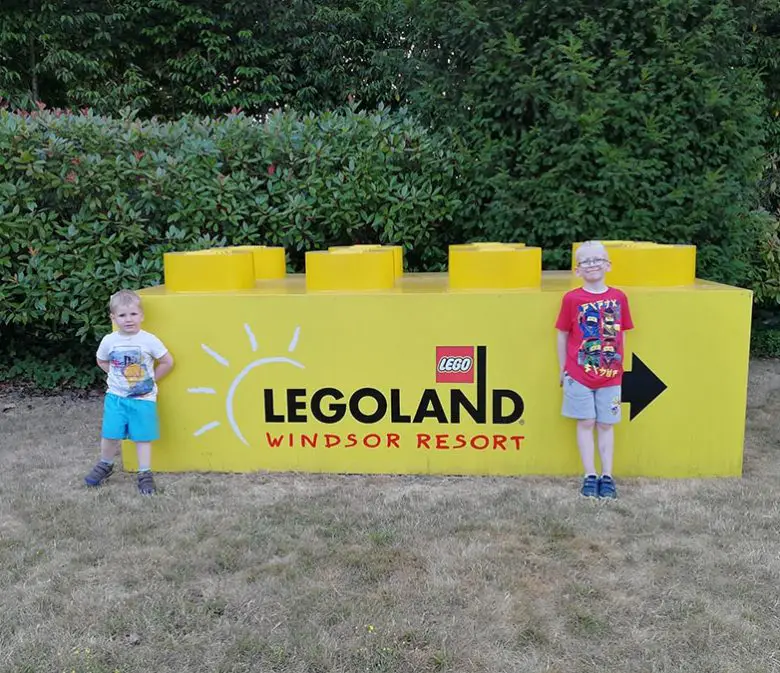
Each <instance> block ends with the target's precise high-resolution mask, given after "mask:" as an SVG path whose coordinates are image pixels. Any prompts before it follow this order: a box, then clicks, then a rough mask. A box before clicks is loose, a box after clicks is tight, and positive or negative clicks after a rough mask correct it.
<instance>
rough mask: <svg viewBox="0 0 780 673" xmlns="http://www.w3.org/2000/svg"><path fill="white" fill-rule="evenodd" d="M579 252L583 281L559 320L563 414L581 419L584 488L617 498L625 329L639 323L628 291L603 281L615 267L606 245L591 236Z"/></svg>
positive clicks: (589, 492) (587, 492) (568, 297)
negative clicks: (616, 447) (598, 471)
mask: <svg viewBox="0 0 780 673" xmlns="http://www.w3.org/2000/svg"><path fill="white" fill-rule="evenodd" d="M575 255H576V257H575V259H576V262H577V275H578V276H579V277H580V278H582V280H583V285H582V287H579V288H577V289H575V290H571V291H570V292H567V293H566V294H565V295H564V297H563V300H562V301H561V310H560V313H559V315H558V320H557V321H556V323H555V327H556V328H557V329H558V362H559V364H560V384H561V385H562V386H563V409H562V413H563V415H564V416H566V417H567V418H574V419H576V420H577V446H578V447H579V450H580V457H581V459H582V465H583V467H584V469H585V478H584V480H583V482H582V489H581V490H580V493H582V495H584V496H588V497H593V498H595V497H599V498H615V497H616V496H617V491H616V489H615V480H614V479H613V477H612V454H613V450H614V444H615V436H614V425H615V423H618V422H619V421H620V416H621V414H620V389H621V382H622V378H623V360H624V349H623V333H624V332H625V331H626V330H629V329H632V328H633V327H634V323H633V322H632V320H631V311H630V309H629V306H628V298H627V297H626V295H625V294H624V293H623V292H621V291H620V290H618V289H616V288H613V287H609V286H608V285H607V284H606V283H605V282H604V277H605V275H606V273H607V271H609V269H610V263H609V255H608V254H607V249H606V248H605V247H604V244H603V243H599V242H598V241H588V242H587V243H583V244H582V245H581V246H579V247H578V248H577V251H576V253H575ZM594 425H595V426H596V428H597V429H598V442H599V455H600V456H601V468H602V474H601V477H599V476H598V475H597V474H596V466H595V462H594V454H595V447H594V443H593V427H594Z"/></svg>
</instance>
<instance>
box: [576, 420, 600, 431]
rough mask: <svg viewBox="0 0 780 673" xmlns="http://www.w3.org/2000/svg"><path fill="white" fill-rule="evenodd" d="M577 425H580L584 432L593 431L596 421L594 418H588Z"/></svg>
mask: <svg viewBox="0 0 780 673" xmlns="http://www.w3.org/2000/svg"><path fill="white" fill-rule="evenodd" d="M577 425H579V426H580V427H581V428H582V429H583V430H593V426H594V425H596V421H595V420H593V419H592V418H588V419H586V420H584V421H577Z"/></svg>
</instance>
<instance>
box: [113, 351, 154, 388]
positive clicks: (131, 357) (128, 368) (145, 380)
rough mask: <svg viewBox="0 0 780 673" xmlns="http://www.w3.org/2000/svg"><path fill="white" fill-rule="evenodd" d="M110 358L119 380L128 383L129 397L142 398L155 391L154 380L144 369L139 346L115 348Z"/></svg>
mask: <svg viewBox="0 0 780 673" xmlns="http://www.w3.org/2000/svg"><path fill="white" fill-rule="evenodd" d="M109 357H110V359H111V368H112V369H113V370H114V371H115V372H116V373H117V375H118V378H119V380H122V379H124V380H125V381H126V382H127V396H128V397H141V396H143V395H148V394H149V393H151V392H152V390H154V379H153V378H152V376H151V375H150V374H149V372H147V371H146V369H145V367H144V361H143V353H142V352H141V349H140V348H139V347H138V346H114V348H113V350H112V351H111V355H110V356H109Z"/></svg>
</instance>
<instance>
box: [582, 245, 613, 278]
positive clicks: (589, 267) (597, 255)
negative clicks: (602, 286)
mask: <svg viewBox="0 0 780 673" xmlns="http://www.w3.org/2000/svg"><path fill="white" fill-rule="evenodd" d="M610 268H611V267H610V263H609V257H608V255H607V251H606V250H604V249H603V248H596V247H593V248H581V249H580V250H578V251H577V275H578V276H579V277H580V278H582V279H583V280H584V281H585V282H586V283H598V282H599V281H602V280H604V276H606V275H607V271H609V270H610Z"/></svg>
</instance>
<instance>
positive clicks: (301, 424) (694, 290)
mask: <svg viewBox="0 0 780 673" xmlns="http://www.w3.org/2000/svg"><path fill="white" fill-rule="evenodd" d="M486 249H489V248H486ZM374 252H375V251H374ZM319 254H322V253H319ZM334 254H335V253H334ZM366 254H373V253H372V252H370V251H367V252H366ZM475 254H480V253H479V252H476V253H475ZM342 257H346V256H345V255H342ZM375 257H376V259H377V260H378V261H377V263H378V264H390V265H393V264H395V262H394V261H393V257H392V255H391V256H390V257H389V258H388V259H387V260H385V259H382V256H377V255H375ZM521 259H527V257H525V256H523V257H522V258H521ZM530 259H533V256H532V257H530ZM219 263H220V264H221V263H222V262H219ZM338 263H339V262H335V264H338ZM534 263H537V262H536V261H534ZM199 264H200V262H199ZM349 264H352V262H351V261H350V262H349ZM540 277H541V282H540V284H539V285H538V286H537V287H527V286H522V287H518V288H517V289H512V288H509V289H507V288H505V287H503V288H499V289H495V290H494V289H490V288H487V289H486V288H479V289H474V290H463V291H461V290H458V289H453V288H451V287H450V286H449V283H448V281H447V276H446V274H423V275H416V274H407V275H401V276H400V277H398V278H397V279H396V281H395V283H394V286H393V287H392V288H391V289H378V290H373V291H371V290H369V291H356V292H350V291H339V292H335V291H323V292H311V291H308V290H307V288H306V281H305V279H304V277H302V276H289V277H287V278H285V279H284V280H282V281H264V282H258V283H257V284H256V286H255V287H254V289H252V290H241V291H236V292H227V293H226V292H224V291H221V290H220V291H214V292H208V291H203V290H202V289H200V290H199V291H198V292H197V293H188V292H171V291H169V290H168V289H166V287H158V288H148V289H146V290H144V291H143V292H142V296H143V300H144V307H145V311H146V322H145V324H144V329H148V330H149V331H151V332H153V333H155V334H157V335H158V336H159V337H160V338H161V339H162V340H163V341H164V342H165V344H166V345H167V346H168V348H169V349H170V350H171V352H172V353H173V355H174V357H175V358H176V367H175V369H174V371H173V373H172V374H171V375H170V376H169V377H168V378H167V379H165V380H164V381H163V382H162V383H161V385H160V396H159V410H160V417H161V430H162V438H161V440H160V441H159V442H156V443H155V448H154V452H153V467H154V469H155V470H158V471H185V470H186V471H191V470H203V471H253V470H272V471H280V470H281V471H288V470H292V471H310V472H349V473H406V474H410V473H420V474H485V475H519V474H578V473H579V472H580V471H581V464H580V461H579V454H578V451H577V447H576V442H575V434H574V423H573V421H570V420H567V419H565V418H563V417H562V416H561V414H560V408H561V396H562V393H561V388H560V386H559V381H558V364H557V360H556V351H555V330H554V324H555V318H556V315H557V312H558V309H559V306H560V300H561V296H562V295H563V293H564V292H565V291H566V290H568V289H570V288H571V287H572V284H573V282H574V281H573V279H572V275H571V274H568V273H564V272H547V273H544V274H543V275H541V276H540ZM626 292H627V294H628V296H629V299H630V301H631V305H632V313H633V316H634V322H635V324H636V329H635V330H634V331H632V332H631V333H630V334H628V336H627V338H626V352H627V361H626V363H625V368H626V374H625V378H624V383H623V405H624V407H625V410H626V412H627V413H625V414H624V420H623V421H622V422H621V423H620V424H619V425H618V426H617V429H616V452H615V467H614V469H615V473H616V474H618V475H621V476H631V475H634V476H636V475H644V476H665V477H675V476H680V477H682V476H719V475H739V474H741V469H742V443H743V433H744V411H745V401H746V386H747V367H748V348H749V325H750V312H751V295H750V293H749V292H747V291H745V290H741V289H737V288H732V287H728V286H723V285H717V284H714V283H706V282H702V281H695V282H694V283H693V284H691V285H685V286H676V287H670V286H664V287H660V288H658V287H651V286H649V287H631V288H626ZM724 325H728V327H729V329H728V332H725V331H724V329H723V328H724ZM124 458H125V464H126V465H128V467H130V468H131V469H132V467H133V466H134V463H135V457H134V451H133V450H131V449H129V447H125V453H124Z"/></svg>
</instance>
